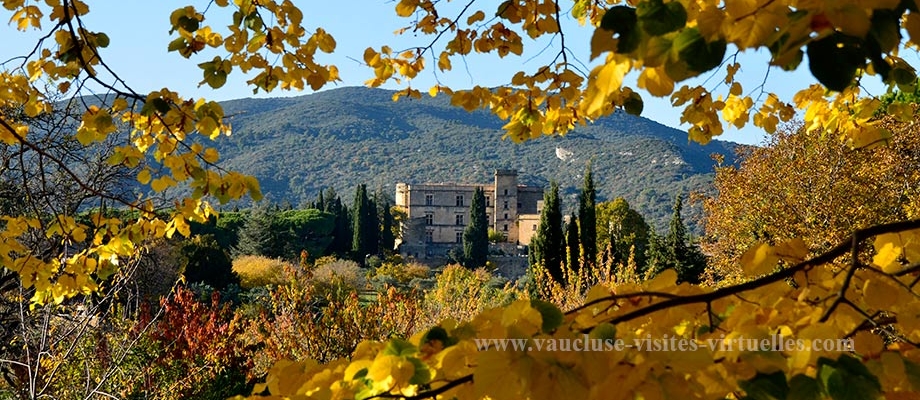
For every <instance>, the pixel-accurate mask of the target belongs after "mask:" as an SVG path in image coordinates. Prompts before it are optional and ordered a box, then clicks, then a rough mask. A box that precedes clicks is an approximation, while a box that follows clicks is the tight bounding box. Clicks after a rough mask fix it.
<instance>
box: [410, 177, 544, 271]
mask: <svg viewBox="0 0 920 400" xmlns="http://www.w3.org/2000/svg"><path fill="white" fill-rule="evenodd" d="M477 187H481V188H482V189H483V191H484V192H485V198H486V219H487V220H488V221H489V222H490V226H491V229H493V230H495V231H496V232H499V233H501V234H503V235H504V236H505V242H507V243H511V244H517V245H528V244H530V239H531V238H532V237H533V236H534V235H535V234H536V233H537V227H538V226H539V223H540V211H541V208H542V205H543V188H538V187H533V186H526V185H519V184H518V181H517V171H515V170H501V169H500V170H496V171H495V180H494V181H493V183H491V184H460V183H423V184H411V185H410V184H407V183H397V184H396V206H397V207H399V208H400V209H401V210H402V211H403V212H404V213H405V214H406V216H407V217H408V218H406V220H405V221H404V222H403V224H402V227H401V229H402V235H401V239H400V240H399V252H400V254H402V255H403V256H408V257H414V258H432V257H443V256H445V255H446V254H447V252H448V251H450V250H451V249H453V248H456V247H457V246H460V245H461V244H462V243H463V231H464V229H465V228H466V225H467V223H469V221H470V202H471V201H472V199H473V192H474V190H476V188H477Z"/></svg>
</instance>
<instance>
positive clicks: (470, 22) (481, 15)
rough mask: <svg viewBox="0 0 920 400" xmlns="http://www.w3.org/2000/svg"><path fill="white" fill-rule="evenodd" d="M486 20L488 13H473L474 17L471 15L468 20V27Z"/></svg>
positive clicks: (480, 11)
mask: <svg viewBox="0 0 920 400" xmlns="http://www.w3.org/2000/svg"><path fill="white" fill-rule="evenodd" d="M484 19H486V13H484V12H482V10H479V11H476V12H475V13H473V15H470V17H469V18H467V19H466V23H467V25H473V24H475V23H477V22H479V21H482V20H484Z"/></svg>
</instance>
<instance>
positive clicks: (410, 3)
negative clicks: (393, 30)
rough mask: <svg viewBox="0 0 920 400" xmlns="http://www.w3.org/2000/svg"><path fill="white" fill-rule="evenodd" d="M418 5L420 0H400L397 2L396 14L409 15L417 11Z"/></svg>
mask: <svg viewBox="0 0 920 400" xmlns="http://www.w3.org/2000/svg"><path fill="white" fill-rule="evenodd" d="M416 7H418V0H400V1H399V3H397V4H396V15H399V16H400V17H408V16H410V15H412V13H414V12H415V8H416Z"/></svg>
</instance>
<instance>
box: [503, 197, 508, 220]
mask: <svg viewBox="0 0 920 400" xmlns="http://www.w3.org/2000/svg"><path fill="white" fill-rule="evenodd" d="M503 206H504V209H506V210H507V209H508V200H505V202H504V204H503ZM506 218H507V217H506Z"/></svg>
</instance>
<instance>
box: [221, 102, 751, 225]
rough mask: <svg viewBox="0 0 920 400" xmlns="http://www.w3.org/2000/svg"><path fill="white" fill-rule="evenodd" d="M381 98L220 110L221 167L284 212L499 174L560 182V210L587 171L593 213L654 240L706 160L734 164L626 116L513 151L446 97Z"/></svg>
mask: <svg viewBox="0 0 920 400" xmlns="http://www.w3.org/2000/svg"><path fill="white" fill-rule="evenodd" d="M392 94H393V92H391V91H386V90H381V89H369V88H362V87H347V88H340V89H334V90H328V91H324V92H320V93H315V94H311V95H306V96H300V97H288V98H273V99H241V100H232V101H227V102H225V103H224V104H223V105H224V108H225V112H226V114H227V115H228V116H230V123H231V124H232V126H233V135H232V136H231V137H229V138H221V139H220V140H219V141H218V144H217V145H218V148H219V149H220V150H221V155H222V161H223V162H222V165H223V166H224V167H227V168H231V169H235V170H239V171H241V172H244V173H248V174H253V175H255V176H256V177H257V178H259V181H260V182H261V184H262V190H263V192H265V193H266V194H267V195H268V197H269V198H270V199H271V200H272V201H275V202H281V201H289V202H290V203H292V204H293V205H295V206H296V205H299V204H305V203H307V202H309V201H312V200H313V199H314V198H315V197H316V195H317V193H318V191H319V190H321V189H323V188H326V187H333V188H335V189H336V190H337V191H339V193H343V194H348V193H353V192H354V187H355V186H356V185H357V184H359V183H366V184H367V186H368V190H369V191H373V190H376V189H378V188H382V189H383V190H384V191H386V192H387V193H393V191H394V190H395V184H396V183H397V182H409V183H421V182H491V180H492V174H493V172H494V170H495V169H496V168H510V169H517V170H518V171H519V180H520V181H521V182H522V183H527V184H532V185H546V184H547V183H548V182H549V181H550V180H551V179H553V180H556V181H557V182H559V184H560V194H561V195H562V196H563V198H564V206H565V207H564V208H565V209H566V210H569V209H571V207H573V206H574V205H575V203H576V200H575V199H576V196H577V193H578V187H579V186H580V185H581V183H582V173H583V171H584V169H585V165H586V163H587V162H589V161H590V162H591V163H592V165H593V170H594V179H595V182H596V185H597V193H598V200H599V201H603V200H609V199H613V198H615V197H617V196H623V197H624V198H626V200H627V201H629V203H630V204H631V205H633V207H634V208H636V209H637V210H639V211H640V212H642V213H643V214H644V215H645V216H646V218H647V219H649V220H650V222H651V223H652V224H653V225H655V226H657V227H658V228H663V227H664V224H665V223H666V222H665V221H666V220H667V217H668V215H670V208H671V202H672V199H673V197H674V195H675V194H676V193H678V192H683V193H687V192H689V191H692V190H709V188H710V187H711V186H710V184H711V180H712V171H713V165H714V161H713V160H712V159H711V157H710V154H712V153H720V154H723V155H725V157H726V158H725V162H727V163H729V162H733V160H734V150H733V149H734V147H735V144H733V143H729V142H722V141H713V142H712V143H710V144H709V145H706V146H701V145H698V144H695V143H690V142H688V140H687V134H686V133H685V132H682V131H679V130H676V129H672V128H669V127H666V126H664V125H661V124H658V123H656V122H654V121H651V120H649V119H646V118H639V117H634V116H631V115H627V114H625V113H616V114H614V115H613V116H611V117H608V118H605V119H603V120H600V121H598V122H597V123H595V124H593V125H591V126H587V127H579V128H578V129H576V130H575V131H574V132H572V133H569V134H568V135H566V136H564V137H545V138H541V139H539V140H534V141H530V142H527V143H523V144H515V143H513V142H511V141H510V140H507V139H506V140H503V139H502V132H501V126H502V125H503V122H502V121H501V120H499V119H498V118H496V117H495V116H493V115H491V114H489V113H488V112H486V111H476V112H473V113H468V112H466V111H464V110H463V109H461V108H457V107H453V106H451V105H450V104H449V101H448V98H447V97H446V96H440V97H437V98H429V97H428V96H427V95H426V96H424V97H423V99H421V100H417V99H407V98H402V99H400V101H398V102H393V101H392ZM697 210H698V207H690V209H689V210H688V216H689V219H691V220H693V219H694V213H696V212H698V211H697Z"/></svg>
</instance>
